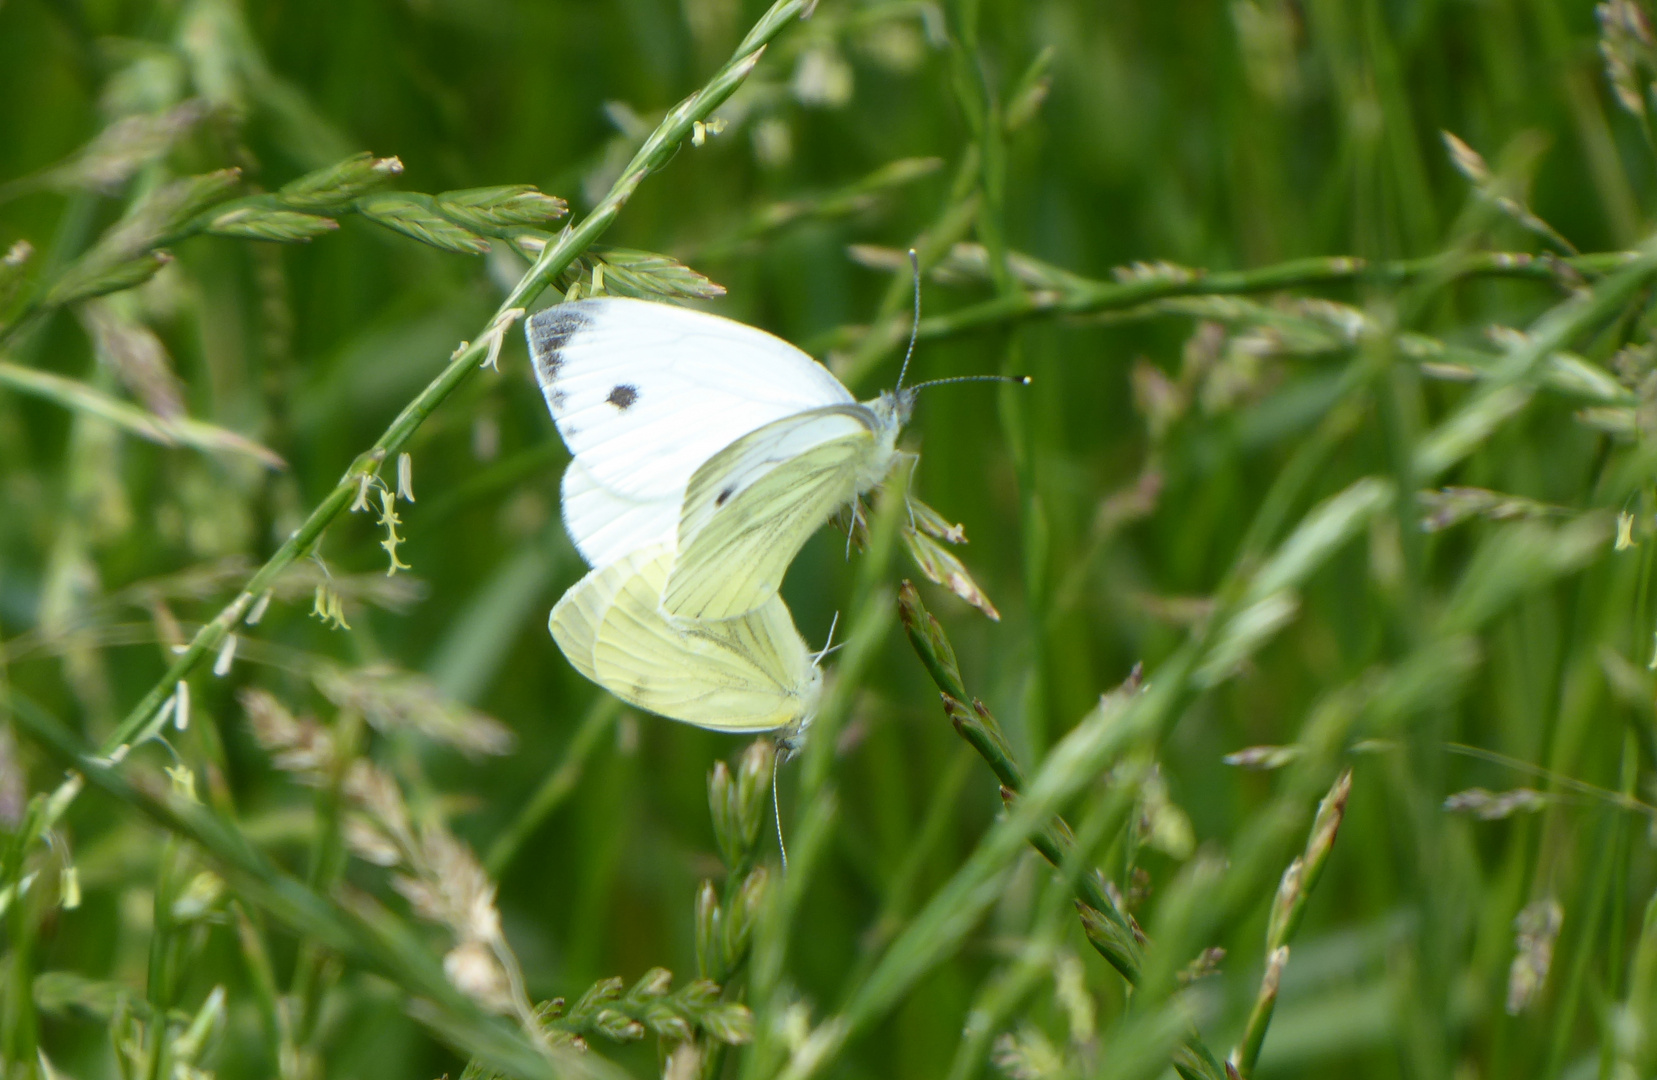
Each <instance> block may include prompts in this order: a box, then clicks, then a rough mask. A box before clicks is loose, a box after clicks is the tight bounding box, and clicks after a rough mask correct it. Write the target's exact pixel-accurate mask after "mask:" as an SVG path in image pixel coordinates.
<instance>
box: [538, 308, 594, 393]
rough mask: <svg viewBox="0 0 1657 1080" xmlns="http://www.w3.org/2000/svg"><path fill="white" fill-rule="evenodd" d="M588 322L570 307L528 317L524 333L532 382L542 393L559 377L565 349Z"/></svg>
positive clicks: (586, 317) (581, 312)
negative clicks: (527, 346) (534, 381)
mask: <svg viewBox="0 0 1657 1080" xmlns="http://www.w3.org/2000/svg"><path fill="white" fill-rule="evenodd" d="M589 321H590V320H589V316H588V315H587V313H586V312H584V311H582V310H581V309H580V308H577V307H574V306H573V305H569V304H556V305H554V306H552V307H549V308H547V309H546V310H544V311H537V312H536V313H535V314H534V315H531V316H530V318H529V324H528V327H527V329H526V331H525V333H526V334H527V335H528V337H529V353H530V356H531V357H533V358H534V360H535V378H536V381H538V382H539V383H540V384H541V386H542V388H543V389H544V388H546V387H549V386H551V385H552V381H553V380H554V379H556V378H557V377H558V369H559V367H560V366H562V364H563V362H564V353H563V350H564V346H565V345H567V344H569V340H570V338H571V337H573V336H575V334H576V333H577V332H578V331H580V330H581V329H582V328H583V327H585V326H586V325H587V323H588V322H589Z"/></svg>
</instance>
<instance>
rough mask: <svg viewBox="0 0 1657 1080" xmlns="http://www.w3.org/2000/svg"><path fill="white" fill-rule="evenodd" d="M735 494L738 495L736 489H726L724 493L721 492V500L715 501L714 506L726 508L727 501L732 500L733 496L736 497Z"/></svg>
mask: <svg viewBox="0 0 1657 1080" xmlns="http://www.w3.org/2000/svg"><path fill="white" fill-rule="evenodd" d="M734 494H736V488H734V487H728V488H726V489H725V490H724V491H721V492H720V493H719V498H717V499H715V500H714V501H713V504H714V505H715V506H724V505H725V501H726V500H727V499H729V498H730V497H731V496H732V495H734Z"/></svg>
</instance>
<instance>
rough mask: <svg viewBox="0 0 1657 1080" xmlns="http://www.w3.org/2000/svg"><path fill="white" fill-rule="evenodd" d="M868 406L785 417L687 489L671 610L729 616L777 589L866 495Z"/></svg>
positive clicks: (729, 452)
mask: <svg viewBox="0 0 1657 1080" xmlns="http://www.w3.org/2000/svg"><path fill="white" fill-rule="evenodd" d="M859 409H861V407H856V408H836V409H823V410H818V411H817V412H816V413H813V414H810V415H806V416H800V417H791V418H790V419H788V420H785V421H779V422H778V423H776V424H772V425H770V426H769V427H766V428H763V429H761V430H760V431H756V432H753V433H752V434H750V435H748V436H747V437H745V438H743V439H741V440H739V441H738V442H737V443H734V444H732V445H731V446H730V447H727V448H726V449H725V450H723V451H721V452H720V453H719V454H718V455H716V456H715V457H714V458H712V459H711V460H709V461H708V463H707V464H706V465H705V466H703V467H702V468H701V469H699V470H697V473H696V475H695V476H694V477H692V479H691V482H690V485H689V488H688V490H687V492H686V495H685V509H684V516H683V517H682V518H681V520H680V524H679V555H678V558H677V560H675V562H674V564H673V572H672V574H671V576H670V577H669V578H668V582H667V588H666V590H665V591H664V592H663V594H662V608H663V610H664V611H666V612H667V613H668V614H670V615H672V616H675V617H679V618H691V619H728V618H733V617H735V616H737V615H741V614H742V613H743V612H746V611H750V610H753V609H754V608H756V607H758V606H759V605H761V604H763V603H765V602H766V599H767V597H769V596H772V595H774V594H775V593H776V591H777V588H778V587H779V586H780V585H781V584H782V579H783V575H784V574H786V573H787V572H788V566H789V564H790V563H791V562H793V561H794V556H795V555H797V554H798V553H799V551H800V548H801V546H802V545H804V544H805V542H806V540H807V539H808V538H809V537H810V536H811V534H812V533H814V532H816V531H817V529H818V527H819V526H821V525H822V524H823V522H824V521H825V520H827V518H828V516H829V515H830V514H831V513H833V512H834V511H835V510H836V509H837V508H838V507H840V506H841V505H843V504H844V503H846V502H847V501H848V500H850V499H851V498H852V497H853V496H854V495H855V494H856V493H857V483H858V478H859V477H860V476H861V475H862V474H863V472H864V470H865V466H866V464H867V462H868V461H869V459H870V456H871V454H873V453H874V451H875V434H874V432H873V431H872V430H871V428H870V427H869V425H868V422H867V420H866V419H865V418H864V417H863V416H862V415H860V414H859V411H858V410H859ZM863 411H864V412H866V410H863Z"/></svg>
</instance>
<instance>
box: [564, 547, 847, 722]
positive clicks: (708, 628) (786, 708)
mask: <svg viewBox="0 0 1657 1080" xmlns="http://www.w3.org/2000/svg"><path fill="white" fill-rule="evenodd" d="M672 564H673V550H672V549H671V548H669V547H665V546H656V547H651V548H644V549H641V550H638V551H634V552H631V553H629V554H627V555H623V556H622V557H621V558H620V559H618V560H616V561H615V562H613V563H610V564H609V565H607V566H602V567H600V568H599V569H597V570H594V571H592V572H591V573H590V574H588V575H587V576H586V577H584V578H582V579H581V580H580V581H579V582H577V583H576V584H575V585H574V586H572V587H571V588H570V590H569V591H568V592H566V593H565V594H564V596H563V598H562V599H561V600H559V601H558V604H557V606H556V607H554V608H553V609H552V617H551V618H550V619H549V620H548V627H549V628H550V629H551V630H552V636H553V639H554V640H555V641H557V642H558V647H559V648H560V649H562V650H563V653H564V655H565V656H567V657H568V658H569V661H570V663H571V664H573V665H574V666H575V668H576V670H578V671H580V672H581V673H582V674H583V675H585V676H587V678H589V679H591V680H593V681H594V682H596V683H598V684H599V685H600V686H602V687H604V688H605V689H607V690H609V691H610V692H611V693H612V694H615V695H616V696H617V697H619V698H621V699H622V700H623V701H625V702H627V703H628V704H631V705H636V706H638V707H639V708H641V709H648V710H649V711H651V712H653V713H658V714H660V715H662V716H666V717H670V718H671V719H674V720H683V721H685V722H687V723H691V724H695V725H697V726H698V727H705V728H713V729H715V730H718V731H771V730H773V729H776V728H794V729H796V730H798V729H799V728H803V727H804V726H805V725H806V724H807V723H808V722H809V721H810V719H811V717H812V715H813V714H814V713H815V712H816V709H817V700H818V698H819V696H820V695H821V693H822V686H823V675H822V671H821V670H820V669H819V668H818V667H817V664H816V658H815V657H814V656H813V655H812V654H811V653H810V652H808V651H807V649H806V645H805V642H804V641H802V640H801V638H800V632H799V631H798V630H796V629H795V627H794V620H793V618H792V617H791V616H790V615H789V614H788V608H787V606H785V605H784V604H783V602H782V599H781V598H780V597H778V596H777V594H776V593H772V594H771V595H770V597H769V598H768V599H767V600H766V601H765V602H764V603H762V604H760V605H759V606H758V607H756V608H755V609H754V610H753V611H750V612H748V613H747V614H745V615H742V616H740V617H738V618H734V619H721V620H690V619H669V618H668V617H667V616H665V615H664V614H663V613H662V611H661V600H662V589H663V588H664V587H665V586H666V584H667V581H668V576H669V573H668V571H669V567H671V566H672Z"/></svg>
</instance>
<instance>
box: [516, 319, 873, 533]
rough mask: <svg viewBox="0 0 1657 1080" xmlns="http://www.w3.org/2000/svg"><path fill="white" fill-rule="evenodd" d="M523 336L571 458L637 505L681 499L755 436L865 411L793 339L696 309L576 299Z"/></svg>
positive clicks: (600, 482) (533, 321)
mask: <svg viewBox="0 0 1657 1080" xmlns="http://www.w3.org/2000/svg"><path fill="white" fill-rule="evenodd" d="M525 332H526V334H527V335H528V338H529V347H530V353H531V355H532V356H533V357H534V360H535V376H536V379H537V380H538V381H539V382H540V384H541V392H542V393H543V394H544V395H545V396H546V400H547V407H548V408H550V409H551V410H552V416H553V419H554V420H555V421H556V422H557V424H558V432H559V434H560V435H562V436H563V438H564V443H565V445H567V446H568V447H569V448H570V453H571V454H572V455H573V456H574V457H575V459H576V460H577V461H579V462H580V463H581V465H582V466H583V467H584V468H586V470H587V471H588V473H589V474H591V478H592V480H593V482H594V483H595V484H597V485H598V486H600V487H603V488H605V489H607V490H609V491H610V492H612V493H614V494H617V495H621V496H625V497H627V498H630V499H635V500H649V499H661V498H672V497H681V496H682V495H683V489H684V485H685V484H686V483H687V482H688V481H689V479H690V477H691V474H692V473H694V472H695V471H696V468H697V466H699V465H701V464H702V463H703V462H704V461H706V460H707V459H708V458H710V457H712V456H713V455H714V454H715V453H717V452H719V450H721V449H722V448H723V447H725V446H727V445H729V444H730V443H732V442H734V441H735V440H737V439H739V438H741V437H742V436H744V435H746V434H747V433H748V432H750V431H753V430H754V429H756V428H759V427H763V426H764V425H766V424H769V423H771V422H773V421H775V420H780V419H782V418H783V417H786V416H792V415H794V414H796V413H800V412H805V411H807V410H810V409H815V408H820V407H822V406H825V405H854V404H856V401H855V399H854V398H853V397H852V396H851V394H850V393H849V392H848V391H847V390H846V388H845V387H844V386H841V385H840V383H839V381H838V380H837V379H835V377H834V376H833V375H831V374H829V371H828V369H827V368H825V367H823V366H822V365H821V364H819V363H817V362H816V361H815V360H813V359H812V358H811V357H809V356H807V355H806V354H805V353H803V352H801V351H800V350H799V349H797V348H795V347H794V346H792V345H790V344H789V343H788V342H786V341H783V340H782V339H781V338H778V337H774V336H772V335H770V334H767V333H765V332H764V331H763V330H756V329H755V328H754V327H751V326H746V325H744V324H742V323H739V322H734V321H732V320H730V319H724V318H720V317H719V316H717V315H709V314H706V313H704V312H700V311H692V310H690V309H688V308H682V307H674V306H672V305H669V304H657V303H651V302H649V301H645V300H628V299H622V298H618V297H598V298H594V299H590V300H577V301H575V302H573V303H567V304H558V305H556V306H554V307H550V308H547V309H546V310H544V311H540V312H537V313H536V314H535V315H533V316H531V317H530V319H529V322H528V324H527V326H526V330H525ZM581 542H582V540H581V538H578V540H577V543H578V544H580V543H581Z"/></svg>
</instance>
